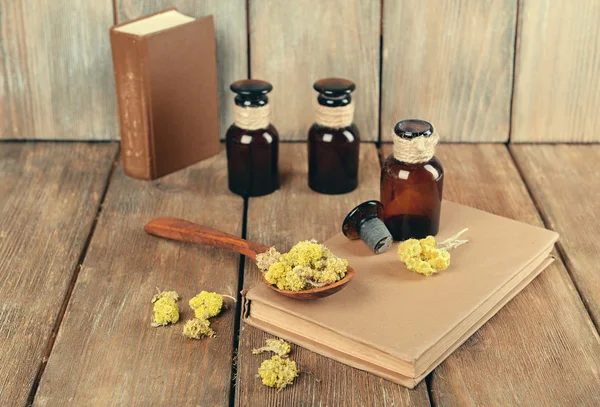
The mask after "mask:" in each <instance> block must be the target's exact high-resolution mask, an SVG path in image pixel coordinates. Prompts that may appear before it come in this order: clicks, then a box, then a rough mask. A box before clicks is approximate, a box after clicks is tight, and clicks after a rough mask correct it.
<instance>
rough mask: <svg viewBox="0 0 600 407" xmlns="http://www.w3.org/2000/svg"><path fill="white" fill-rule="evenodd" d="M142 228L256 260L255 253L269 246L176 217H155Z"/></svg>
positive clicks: (150, 232) (168, 237) (158, 234)
mask: <svg viewBox="0 0 600 407" xmlns="http://www.w3.org/2000/svg"><path fill="white" fill-rule="evenodd" d="M144 230H145V231H146V232H147V233H149V234H151V235H154V236H159V237H164V238H167V239H172V240H179V241H183V242H190V243H196V244H201V245H208V246H214V247H221V248H224V249H229V250H233V251H235V252H238V253H241V254H243V255H245V256H248V257H250V258H251V259H252V260H253V261H256V255H257V254H259V253H263V252H266V251H267V250H268V249H269V248H268V247H267V246H264V245H262V244H260V243H256V242H251V241H249V240H245V239H242V238H240V237H237V236H233V235H230V234H229V233H225V232H221V231H220V230H217V229H213V228H209V227H207V226H201V225H197V224H195V223H192V222H188V221H187V220H183V219H177V218H157V219H154V220H152V221H150V222H149V223H148V224H147V225H146V226H144Z"/></svg>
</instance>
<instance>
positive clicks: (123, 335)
mask: <svg viewBox="0 0 600 407" xmlns="http://www.w3.org/2000/svg"><path fill="white" fill-rule="evenodd" d="M242 215H243V200H242V199H241V198H239V197H237V196H234V195H233V194H231V193H230V192H229V191H228V189H227V183H226V166H225V154H224V152H222V153H221V154H220V155H219V156H217V157H213V158H210V159H208V160H206V161H203V162H201V163H199V164H196V165H194V166H192V167H189V168H187V169H185V170H182V171H179V172H177V173H174V174H171V175H168V176H166V177H164V178H162V179H159V180H157V181H153V182H143V181H138V180H134V179H131V178H128V177H126V176H125V175H124V173H123V171H122V168H118V169H117V171H116V173H115V176H114V180H113V182H112V183H111V185H110V188H109V190H108V193H107V197H106V202H105V205H104V207H103V211H102V214H101V216H100V219H99V221H98V225H97V228H96V232H95V233H94V236H93V238H92V241H91V243H90V248H89V251H88V254H87V256H86V258H85V261H84V264H83V267H82V269H81V271H80V274H79V278H78V279H77V283H76V284H75V287H74V289H73V295H72V298H71V301H70V303H69V306H68V308H67V311H66V314H65V318H64V320H63V324H62V325H61V328H60V331H59V333H58V336H57V338H56V343H55V346H54V349H53V351H52V354H51V356H50V359H49V361H48V365H47V368H46V372H45V374H44V376H43V377H42V381H41V383H40V387H39V390H38V394H37V397H36V399H35V404H36V405H40V406H46V405H48V406H50V405H52V406H54V405H94V406H101V405H123V406H134V405H140V406H148V405H181V403H187V404H189V405H193V406H196V405H202V406H208V405H211V406H212V405H217V406H223V405H227V403H228V400H229V397H230V383H231V366H232V353H233V340H234V335H233V332H234V324H235V309H234V308H235V307H230V309H228V310H226V311H225V312H224V314H223V315H221V316H219V317H217V318H216V319H215V320H214V322H213V323H212V326H213V328H214V329H215V331H216V332H217V334H218V337H217V338H213V339H206V340H203V341H194V340H190V339H187V338H185V337H183V336H182V329H183V322H184V321H185V320H187V319H189V318H191V317H192V316H193V312H192V311H191V309H190V308H189V306H188V304H187V302H188V301H189V299H190V298H191V297H192V296H194V295H195V294H197V293H198V292H200V291H201V290H209V291H216V292H219V293H223V294H228V295H233V296H235V295H236V293H237V292H238V276H239V261H240V258H239V256H238V255H237V254H235V253H233V252H227V251H223V250H218V249H213V248H210V247H199V246H193V245H189V244H183V243H179V242H173V241H169V240H165V239H159V238H157V237H154V236H150V235H147V234H146V233H145V232H144V230H143V226H144V224H145V223H146V222H148V221H149V220H151V219H153V218H155V217H159V216H175V217H182V218H185V219H188V220H191V221H194V222H197V223H200V224H205V225H208V226H211V227H215V228H218V229H221V230H224V231H226V232H229V233H232V234H236V235H240V234H241V230H242ZM155 287H160V288H161V289H169V290H176V291H178V292H179V294H180V295H181V296H182V297H183V301H181V302H180V308H181V310H182V316H181V321H180V322H179V323H178V324H177V325H175V326H169V327H161V328H151V327H150V322H151V317H152V305H151V303H150V299H151V298H152V296H153V294H154V293H155ZM66 367H68V368H66Z"/></svg>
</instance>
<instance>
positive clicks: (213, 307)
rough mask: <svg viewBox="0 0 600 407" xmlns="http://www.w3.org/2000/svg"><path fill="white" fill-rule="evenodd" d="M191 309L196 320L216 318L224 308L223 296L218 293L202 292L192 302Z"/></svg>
mask: <svg viewBox="0 0 600 407" xmlns="http://www.w3.org/2000/svg"><path fill="white" fill-rule="evenodd" d="M189 304H190V307H192V309H193V310H194V314H195V315H196V318H200V319H208V318H212V317H216V316H217V315H219V313H220V312H221V308H222V307H223V296H222V295H221V294H217V293H210V292H207V291H202V292H201V293H200V294H198V295H196V296H195V297H194V298H192V299H191V300H190V303H189Z"/></svg>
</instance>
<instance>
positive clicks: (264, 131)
mask: <svg viewBox="0 0 600 407" xmlns="http://www.w3.org/2000/svg"><path fill="white" fill-rule="evenodd" d="M230 89H231V90H232V91H233V92H235V93H236V94H237V95H236V96H235V100H234V103H235V105H234V112H233V114H234V123H233V124H232V125H231V127H229V129H228V130H227V134H226V136H225V138H226V144H227V169H228V176H229V189H230V190H231V191H232V192H233V193H236V194H238V195H241V196H261V195H267V194H270V193H271V192H273V191H275V190H276V189H278V188H279V172H278V169H277V164H278V163H277V160H278V153H279V152H278V149H279V135H278V134H277V130H275V127H273V125H272V124H271V122H270V114H269V99H268V98H267V96H266V95H267V93H269V92H270V91H271V90H272V89H273V86H271V84H270V83H268V82H265V81H259V80H254V79H249V80H241V81H237V82H234V83H232V84H231V87H230Z"/></svg>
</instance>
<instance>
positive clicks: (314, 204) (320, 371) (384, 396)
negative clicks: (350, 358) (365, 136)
mask: <svg viewBox="0 0 600 407" xmlns="http://www.w3.org/2000/svg"><path fill="white" fill-rule="evenodd" d="M281 156H282V157H286V159H284V160H282V161H281V162H280V171H281V175H282V187H281V189H280V190H279V191H277V192H275V193H273V194H271V195H268V196H266V197H261V198H252V199H250V202H249V206H248V224H247V234H248V239H251V240H254V241H257V242H260V243H263V244H266V245H274V246H276V247H277V248H278V249H279V250H282V251H287V250H289V249H290V248H291V247H292V246H293V245H294V244H295V243H296V242H298V241H299V240H306V239H311V238H315V239H317V240H319V241H325V240H326V239H328V238H330V237H331V236H333V235H335V234H336V233H339V232H340V231H341V227H342V221H343V219H344V217H345V216H346V214H347V213H348V212H349V211H350V210H351V209H352V208H353V207H354V206H356V205H358V204H360V203H361V202H363V201H366V200H369V199H378V196H379V161H378V159H377V153H376V150H375V146H374V145H371V144H363V145H362V146H361V155H360V163H361V165H360V170H359V188H358V189H357V190H355V191H353V192H351V193H349V194H344V195H322V194H317V193H315V192H313V191H311V190H310V189H309V187H308V184H307V175H306V173H307V168H306V167H307V165H306V162H307V153H306V146H304V145H302V144H283V145H282V146H281ZM256 284H262V282H261V278H260V272H259V271H258V269H257V268H256V266H255V265H254V263H252V262H249V261H246V269H245V271H244V286H245V287H246V288H250V287H252V286H254V285H256ZM269 337H270V335H268V334H266V333H264V332H262V331H260V330H258V329H256V328H253V327H251V326H249V325H246V324H244V323H242V328H241V332H240V342H239V350H238V375H237V384H236V404H237V405H240V406H266V405H269V406H281V405H285V406H288V405H289V406H392V405H394V406H403V405H414V406H429V400H428V395H427V388H426V385H425V382H422V383H421V384H419V386H417V387H416V389H415V390H408V389H406V388H404V387H402V386H400V385H396V384H393V383H391V382H389V381H387V380H384V379H381V378H379V377H377V376H374V375H372V374H370V373H366V372H363V371H360V370H357V369H353V368H351V367H348V366H345V365H343V364H341V363H338V362H335V361H333V360H331V359H327V358H325V357H323V356H320V355H318V354H316V353H313V352H310V351H308V350H305V349H303V348H300V347H298V346H293V348H292V355H291V358H292V359H293V360H295V361H296V363H298V364H299V367H300V369H301V370H302V371H303V372H305V373H304V374H301V375H300V377H299V378H298V379H297V381H296V382H295V383H294V385H293V386H291V387H289V388H286V389H284V390H282V391H280V392H277V391H276V390H274V389H270V388H268V387H265V386H262V385H261V384H260V379H258V378H256V377H255V375H256V372H257V370H258V367H259V366H260V364H261V362H262V361H263V360H264V359H266V358H267V357H266V356H264V355H252V353H251V350H252V349H253V348H257V347H260V346H263V344H264V342H265V339H266V338H269ZM306 372H310V374H309V373H306Z"/></svg>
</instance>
